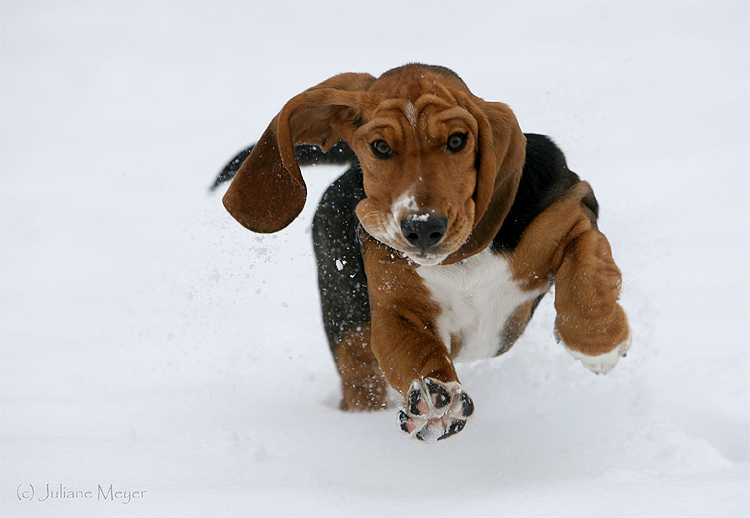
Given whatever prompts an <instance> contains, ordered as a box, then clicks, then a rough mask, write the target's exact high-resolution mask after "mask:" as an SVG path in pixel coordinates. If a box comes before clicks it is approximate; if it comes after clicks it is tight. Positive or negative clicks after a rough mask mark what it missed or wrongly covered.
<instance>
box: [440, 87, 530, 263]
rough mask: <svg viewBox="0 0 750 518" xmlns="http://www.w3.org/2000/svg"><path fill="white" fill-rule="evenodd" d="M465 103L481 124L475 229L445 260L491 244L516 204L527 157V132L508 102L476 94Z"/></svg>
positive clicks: (475, 195) (453, 260)
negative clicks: (519, 123)
mask: <svg viewBox="0 0 750 518" xmlns="http://www.w3.org/2000/svg"><path fill="white" fill-rule="evenodd" d="M465 104H466V108H467V109H468V110H469V112H470V113H471V114H472V115H473V116H474V118H475V119H476V120H477V123H478V125H479V136H478V144H477V145H478V150H477V186H476V190H475V191H474V211H475V212H474V230H473V231H472V233H471V235H470V236H469V239H467V241H466V243H465V244H464V245H463V246H462V247H461V248H460V249H459V250H458V251H457V252H456V253H454V254H453V255H451V256H450V258H449V259H448V260H447V261H445V262H444V264H448V263H449V262H450V263H452V262H457V261H460V260H461V259H463V258H466V257H468V256H470V255H473V254H474V253H476V252H477V251H479V250H483V249H484V248H485V247H487V246H488V245H489V244H490V242H491V241H492V239H493V238H494V237H495V235H496V234H497V232H498V230H500V226H501V225H502V223H503V221H504V220H505V216H507V215H508V212H509V211H510V208H511V206H512V205H513V201H514V200H515V198H516V192H517V191H518V184H519V182H520V181H521V174H522V173H523V164H524V162H525V160H526V136H525V135H524V134H523V131H521V127H520V126H519V125H518V120H517V119H516V116H515V115H514V114H513V111H512V110H511V109H510V108H509V107H508V106H507V105H505V104H503V103H498V102H486V101H484V100H482V99H480V98H478V97H473V96H472V98H471V99H467V100H466V101H465Z"/></svg>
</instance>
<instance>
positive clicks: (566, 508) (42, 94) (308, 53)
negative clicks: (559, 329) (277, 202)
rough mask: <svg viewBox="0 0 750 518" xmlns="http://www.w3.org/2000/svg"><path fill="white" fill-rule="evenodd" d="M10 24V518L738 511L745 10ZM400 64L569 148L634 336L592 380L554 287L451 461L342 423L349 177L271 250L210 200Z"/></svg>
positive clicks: (708, 7) (141, 12)
mask: <svg viewBox="0 0 750 518" xmlns="http://www.w3.org/2000/svg"><path fill="white" fill-rule="evenodd" d="M0 8H1V9H2V13H1V18H2V83H1V85H0V86H1V92H2V114H1V115H2V128H1V129H2V144H1V145H2V147H1V149H0V152H1V155H2V163H1V165H2V337H1V338H2V363H1V367H2V400H1V401H2V435H1V436H0V437H1V440H2V473H1V475H2V486H1V488H0V502H1V504H0V505H2V508H1V509H0V514H1V515H2V516H3V517H5V516H262V515H300V516H302V515H320V516H331V515H339V516H355V515H390V516H414V515H422V516H478V515H498V516H542V515H546V516H747V515H748V514H750V504H749V487H750V470H749V462H750V445H749V434H748V430H749V426H750V423H749V419H748V409H749V406H748V400H749V398H748V379H749V378H748V376H749V374H750V366H749V358H750V354H749V349H750V343H749V339H750V323H749V322H750V306H749V305H750V300H749V297H750V282H749V281H748V274H749V273H750V263H749V252H750V242H749V238H750V232H749V231H750V228H749V224H748V221H749V219H750V218H749V216H750V214H748V199H749V193H750V187H749V176H750V175H749V172H750V164H749V156H750V155H749V150H748V144H749V142H750V133H749V131H750V129H749V128H750V125H749V117H750V104H749V96H748V88H749V87H750V80H749V78H750V75H749V72H750V41H749V36H748V35H749V34H750V4H748V3H746V2H705V3H704V2H611V3H610V2H606V3H605V2H574V3H568V2H553V3H547V2H526V3H522V2H518V3H516V2H347V3H336V2H299V3H291V2H257V3H256V2H158V3H151V2H122V3H120V2H83V3H68V2H52V3H41V2H2V4H1V5H0ZM408 61H422V62H428V63H435V64H442V65H446V66H448V67H451V68H453V69H454V70H455V71H456V72H458V73H459V74H460V75H461V76H462V77H463V78H464V79H465V80H466V82H467V83H468V84H469V85H470V87H471V88H472V90H473V91H474V92H475V93H476V94H477V95H479V96H481V97H484V98H486V99H488V100H501V101H504V102H507V103H508V104H510V105H511V107H512V108H513V109H514V110H515V112H516V115H517V116H518V118H519V120H520V123H521V126H522V128H523V129H524V130H525V131H528V132H539V133H546V134H549V135H551V136H553V137H554V138H555V140H556V141H557V142H558V144H559V145H560V146H561V147H562V148H563V149H564V150H565V152H566V154H567V156H568V160H569V163H570V165H571V167H572V168H573V169H574V170H575V171H577V172H578V173H579V174H580V175H581V176H582V177H583V178H585V179H587V180H589V181H590V182H591V183H592V184H593V186H594V188H595V190H596V193H597V196H598V198H599V201H600V203H601V205H602V217H601V228H602V229H603V230H604V232H605V233H606V234H607V235H608V237H609V239H610V242H611V243H612V246H613V249H614V253H615V257H616V259H617V261H618V263H619V265H620V267H621V269H622V270H623V272H624V295H623V304H624V306H625V307H626V309H627V310H628V312H629V315H630V318H631V322H632V327H633V330H634V335H635V340H634V344H633V347H632V350H631V353H630V354H629V355H628V358H626V359H625V360H624V361H622V362H621V364H620V365H619V366H618V367H617V368H616V369H615V371H613V372H612V373H611V374H609V375H608V376H606V377H602V376H599V377H597V376H594V375H592V374H591V373H590V372H588V371H587V370H585V369H584V368H583V367H582V366H581V365H580V363H578V362H576V361H574V360H573V359H572V358H571V357H570V356H569V355H568V354H567V353H566V352H565V351H564V350H562V348H561V347H560V346H558V345H557V344H556V343H555V341H554V339H553V338H552V331H551V329H552V321H553V318H554V313H553V308H552V306H551V300H550V299H549V298H548V299H547V300H545V302H544V303H543V305H542V306H541V307H540V310H539V311H538V312H537V315H536V316H535V319H534V320H533V322H532V325H531V327H530V329H529V330H528V331H527V333H526V334H525V335H524V337H523V338H522V339H521V341H520V342H519V343H518V344H517V345H516V346H515V347H514V348H513V350H512V351H511V352H510V353H508V354H507V355H505V356H503V357H501V358H498V359H495V360H492V361H487V362H482V363H476V364H469V365H463V366H461V368H460V376H461V377H462V380H463V382H464V385H465V386H466V388H467V390H468V391H470V393H471V395H472V397H473V398H474V401H475V404H476V408H477V410H476V413H475V417H474V418H473V419H472V421H471V422H470V423H469V425H468V426H467V427H466V429H465V430H464V431H463V432H462V433H461V434H459V435H458V436H456V437H455V438H452V439H450V440H448V441H443V442H441V443H439V444H437V445H425V444H421V443H418V442H417V441H412V440H409V439H407V438H405V437H404V436H402V435H400V434H399V432H398V429H397V425H396V422H395V413H394V411H393V410H390V411H385V412H381V413H373V414H365V415H352V414H345V413H342V412H339V411H338V410H337V409H336V404H337V402H338V397H339V396H338V380H337V375H336V373H335V369H334V367H333V362H332V360H331V358H330V353H329V352H328V350H327V344H326V342H325V337H324V334H323V331H322V325H321V322H320V316H319V309H318V296H317V288H316V278H315V268H314V259H313V256H312V247H311V243H310V230H309V227H310V221H311V214H312V210H313V209H314V206H315V203H316V201H317V198H318V197H319V196H320V195H321V193H322V191H323V189H324V188H325V186H326V185H327V183H328V182H330V181H331V180H332V179H333V178H334V177H335V176H336V175H337V174H338V173H339V172H340V171H341V169H336V168H330V167H318V168H315V169H310V170H307V171H305V172H306V174H307V178H308V179H309V187H310V197H309V203H308V206H307V207H306V209H305V212H304V213H303V215H302V217H301V218H300V219H298V220H297V221H296V222H295V223H294V224H292V225H291V226H290V227H289V228H288V229H286V230H285V231H283V232H281V233H279V234H277V235H271V236H258V235H253V234H252V233H250V232H247V231H245V230H243V229H242V228H241V227H240V226H239V225H238V224H237V223H235V222H234V220H232V219H231V218H230V217H229V215H228V214H226V212H225V211H224V210H223V208H222V207H221V203H220V198H221V193H219V194H214V195H209V194H208V193H207V187H208V185H209V184H210V182H211V181H212V180H213V176H214V175H215V173H216V172H217V171H218V169H219V168H220V167H221V166H222V165H223V163H224V161H225V160H226V159H228V158H230V157H231V156H232V154H233V153H234V152H235V151H237V150H238V149H240V148H241V147H242V146H244V145H246V144H248V143H250V142H252V141H253V140H254V139H256V138H257V137H258V136H259V135H260V134H261V132H262V131H263V129H265V126H266V125H267V123H268V122H269V121H270V119H271V118H272V117H273V116H274V115H275V113H276V112H277V111H278V110H279V109H280V107H281V106H282V105H283V103H284V102H285V101H286V100H287V99H289V98H290V97H292V96H293V95H295V94H296V93H298V92H300V91H302V90H304V89H305V88H307V87H309V86H311V85H313V84H316V83H318V82H320V81H322V80H323V79H326V78H328V77H329V76H331V75H334V74H336V73H339V72H344V71H367V72H370V73H373V74H375V75H378V74H380V73H382V72H383V71H385V70H387V69H388V68H391V67H393V66H397V65H400V64H403V63H405V62H408ZM61 486H63V488H64V489H63V492H64V494H65V495H66V496H69V497H70V498H54V497H53V498H47V499H45V496H46V491H47V487H49V488H50V490H51V491H53V492H54V494H55V495H57V496H59V492H60V487H61ZM110 487H111V490H110ZM110 491H111V492H110ZM118 491H121V493H117V492H118ZM32 493H33V494H32ZM53 496H54V495H53Z"/></svg>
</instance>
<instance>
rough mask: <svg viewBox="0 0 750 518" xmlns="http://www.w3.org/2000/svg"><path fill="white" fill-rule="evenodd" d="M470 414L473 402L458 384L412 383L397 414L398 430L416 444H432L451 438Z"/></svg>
mask: <svg viewBox="0 0 750 518" xmlns="http://www.w3.org/2000/svg"><path fill="white" fill-rule="evenodd" d="M473 413H474V402H473V401H472V400H471V398H470V397H469V395H468V394H467V393H466V392H464V390H463V388H462V387H461V384H460V383H458V382H455V381H453V382H450V383H443V382H440V381H437V380H435V379H432V378H422V379H421V380H415V381H414V382H412V384H411V387H409V392H408V394H407V395H406V401H405V402H404V404H403V405H401V407H400V409H399V413H398V424H399V427H400V428H401V430H403V431H404V432H405V433H407V434H409V435H410V436H412V437H416V438H417V439H419V440H420V441H427V442H435V441H439V440H441V439H445V438H447V437H450V436H451V435H455V434H457V433H458V432H460V431H461V430H463V429H464V426H466V420H467V419H468V418H469V416H470V415H471V414H473Z"/></svg>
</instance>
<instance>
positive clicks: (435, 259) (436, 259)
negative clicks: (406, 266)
mask: <svg viewBox="0 0 750 518" xmlns="http://www.w3.org/2000/svg"><path fill="white" fill-rule="evenodd" d="M402 253H403V254H404V256H406V258H407V259H409V260H410V261H411V262H413V263H416V264H418V265H419V266H437V265H439V264H440V263H442V262H443V261H444V260H445V258H446V257H448V254H441V255H431V254H411V253H407V252H402Z"/></svg>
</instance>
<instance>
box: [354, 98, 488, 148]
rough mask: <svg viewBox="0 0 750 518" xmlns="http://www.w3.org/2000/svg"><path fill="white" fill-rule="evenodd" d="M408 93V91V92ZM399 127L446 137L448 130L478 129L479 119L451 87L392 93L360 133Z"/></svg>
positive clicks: (378, 106)
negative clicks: (453, 92) (462, 103)
mask: <svg viewBox="0 0 750 518" xmlns="http://www.w3.org/2000/svg"><path fill="white" fill-rule="evenodd" d="M405 93H406V92H405ZM388 129H390V130H395V131H397V132H398V133H399V134H402V135H405V134H408V133H414V134H416V135H419V136H423V137H425V138H427V139H429V138H430V137H441V136H442V137H444V136H445V135H443V133H445V132H446V131H451V132H455V131H471V132H474V133H476V131H477V122H476V120H475V119H474V117H473V116H472V115H471V113H470V112H469V111H468V110H467V109H466V108H464V107H463V106H461V105H460V104H459V102H458V100H457V99H456V97H455V96H453V95H452V94H451V93H450V92H449V91H448V90H447V89H445V88H443V89H440V90H438V91H435V90H433V91H427V92H423V93H419V94H418V95H414V92H413V91H412V92H408V93H406V95H398V96H389V97H386V98H384V99H382V100H380V102H378V103H376V104H375V105H374V107H373V109H372V111H371V112H370V114H369V117H367V122H366V123H365V124H363V125H362V126H361V127H360V128H359V130H358V133H360V134H370V133H373V132H378V131H379V130H381V131H387V130H388Z"/></svg>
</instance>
